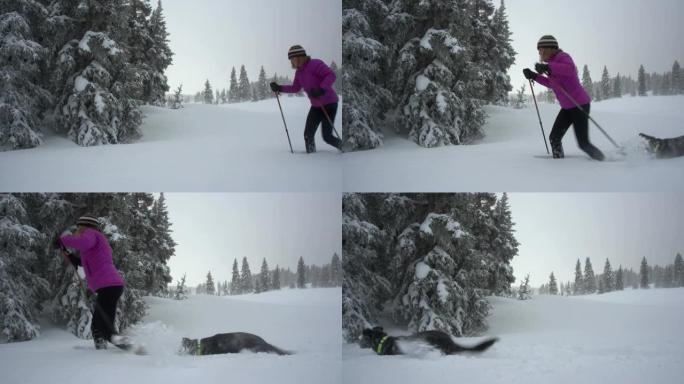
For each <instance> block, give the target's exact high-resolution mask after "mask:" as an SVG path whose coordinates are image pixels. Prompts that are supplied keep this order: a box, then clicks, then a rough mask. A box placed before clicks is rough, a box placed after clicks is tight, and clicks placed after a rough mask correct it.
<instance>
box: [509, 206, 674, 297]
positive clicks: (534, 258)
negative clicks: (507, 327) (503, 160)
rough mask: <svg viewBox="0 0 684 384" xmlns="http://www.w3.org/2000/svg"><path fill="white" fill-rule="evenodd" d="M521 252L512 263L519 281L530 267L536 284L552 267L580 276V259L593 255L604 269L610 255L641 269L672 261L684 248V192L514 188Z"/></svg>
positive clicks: (566, 276) (569, 277)
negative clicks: (643, 265)
mask: <svg viewBox="0 0 684 384" xmlns="http://www.w3.org/2000/svg"><path fill="white" fill-rule="evenodd" d="M509 197H510V203H511V210H512V213H513V221H514V222H515V224H516V225H515V229H516V238H517V239H518V241H519V242H520V243H521V244H520V247H519V254H518V256H517V257H515V258H514V259H513V262H512V263H511V264H512V266H513V269H514V272H515V276H516V278H517V279H516V282H515V284H514V286H515V287H517V286H519V285H520V279H522V278H524V277H525V275H526V274H527V273H529V274H530V282H531V283H532V284H533V285H534V286H535V287H537V286H539V285H540V284H542V283H546V282H548V277H549V275H550V274H551V272H552V271H553V272H554V275H555V276H556V277H557V278H559V279H560V280H561V281H563V282H567V281H574V280H575V263H576V262H577V259H578V258H579V259H580V260H581V263H582V270H583V271H584V260H585V259H586V258H587V257H590V258H591V264H592V266H593V268H594V272H595V273H597V274H598V273H603V267H604V264H605V262H606V258H608V259H609V260H610V264H611V266H612V267H613V268H614V269H617V267H618V266H619V265H620V264H622V266H623V267H627V268H632V269H634V270H635V271H638V268H639V265H640V263H641V258H642V257H644V256H645V257H646V260H648V262H649V264H660V265H665V264H671V263H673V262H674V258H675V255H676V253H677V252H680V253H682V254H684V236H683V235H682V234H684V195H682V194H664V193H641V194H639V193H617V194H600V193H599V194H592V193H568V194H564V193H543V194H537V193H511V194H509Z"/></svg>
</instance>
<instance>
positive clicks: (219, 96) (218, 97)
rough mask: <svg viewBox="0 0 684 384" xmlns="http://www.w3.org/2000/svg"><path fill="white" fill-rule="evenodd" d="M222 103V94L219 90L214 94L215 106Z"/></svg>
mask: <svg viewBox="0 0 684 384" xmlns="http://www.w3.org/2000/svg"><path fill="white" fill-rule="evenodd" d="M220 102H221V93H220V92H219V90H218V89H217V90H216V91H215V93H214V104H216V105H218V104H219V103H220Z"/></svg>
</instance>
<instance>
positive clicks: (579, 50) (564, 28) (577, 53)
mask: <svg viewBox="0 0 684 384" xmlns="http://www.w3.org/2000/svg"><path fill="white" fill-rule="evenodd" d="M495 3H496V5H497V6H498V5H499V1H498V0H495ZM505 3H506V9H507V14H508V20H509V24H510V28H511V32H512V33H513V36H512V39H513V48H514V49H515V50H516V51H517V52H518V55H517V56H516V63H515V64H514V65H513V66H512V67H511V69H510V71H509V75H510V76H511V83H512V85H513V87H514V89H518V88H520V86H522V84H523V83H526V82H527V81H526V80H525V79H524V77H523V76H522V70H523V68H526V67H530V68H532V69H534V63H535V62H536V61H537V60H539V54H538V53H537V41H538V40H539V38H540V37H541V36H543V35H546V34H551V35H553V36H555V37H556V39H557V40H558V42H559V44H560V48H561V49H563V50H564V51H566V52H568V53H569V54H570V55H571V56H572V57H573V59H574V61H575V64H576V65H577V68H578V70H579V71H580V76H581V73H582V72H581V71H582V68H583V66H584V65H585V64H587V65H588V66H589V71H590V73H591V78H592V80H594V81H597V80H600V78H601V74H602V72H603V66H604V65H606V66H607V67H608V72H609V74H610V75H611V76H615V74H616V73H617V72H620V74H623V75H632V77H633V78H635V79H636V75H637V71H638V69H639V65H641V64H643V65H644V68H645V69H646V71H647V72H658V73H662V72H665V71H669V70H672V64H673V63H674V61H675V59H676V60H679V63H680V64H683V63H682V59H684V43H682V37H683V36H684V23H682V17H683V16H684V1H681V0H651V1H644V0H620V1H617V0H573V1H545V0H508V1H506V2H505ZM528 88H529V86H528ZM527 91H528V92H529V90H527Z"/></svg>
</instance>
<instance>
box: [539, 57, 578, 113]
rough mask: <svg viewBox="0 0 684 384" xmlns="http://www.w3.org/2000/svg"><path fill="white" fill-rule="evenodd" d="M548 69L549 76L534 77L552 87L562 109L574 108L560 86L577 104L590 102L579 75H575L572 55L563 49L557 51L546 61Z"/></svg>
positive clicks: (575, 68)
mask: <svg viewBox="0 0 684 384" xmlns="http://www.w3.org/2000/svg"><path fill="white" fill-rule="evenodd" d="M548 64H549V71H550V72H551V74H550V75H549V78H546V77H545V76H542V75H539V76H537V78H536V79H535V81H536V82H538V83H539V84H541V85H543V86H545V87H548V88H551V89H553V93H555V94H556V98H557V99H558V102H559V103H560V105H561V108H563V109H571V108H575V107H576V105H575V103H573V102H572V100H570V99H569V98H568V97H567V96H566V95H565V93H563V91H562V90H561V87H562V88H563V89H565V91H566V92H567V93H569V94H570V96H572V98H573V99H575V101H577V103H579V105H584V104H589V103H591V98H590V97H589V95H588V94H587V91H585V90H584V88H582V84H581V83H580V80H579V77H578V75H577V67H575V63H574V62H573V61H572V57H570V55H568V54H567V53H565V52H563V51H559V52H558V53H557V54H555V55H554V56H553V57H551V58H550V59H549V61H548Z"/></svg>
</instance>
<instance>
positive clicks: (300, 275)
mask: <svg viewBox="0 0 684 384" xmlns="http://www.w3.org/2000/svg"><path fill="white" fill-rule="evenodd" d="M305 273H306V266H305V265H304V258H302V257H301V256H300V257H299V261H298V262H297V288H306V278H305Z"/></svg>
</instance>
